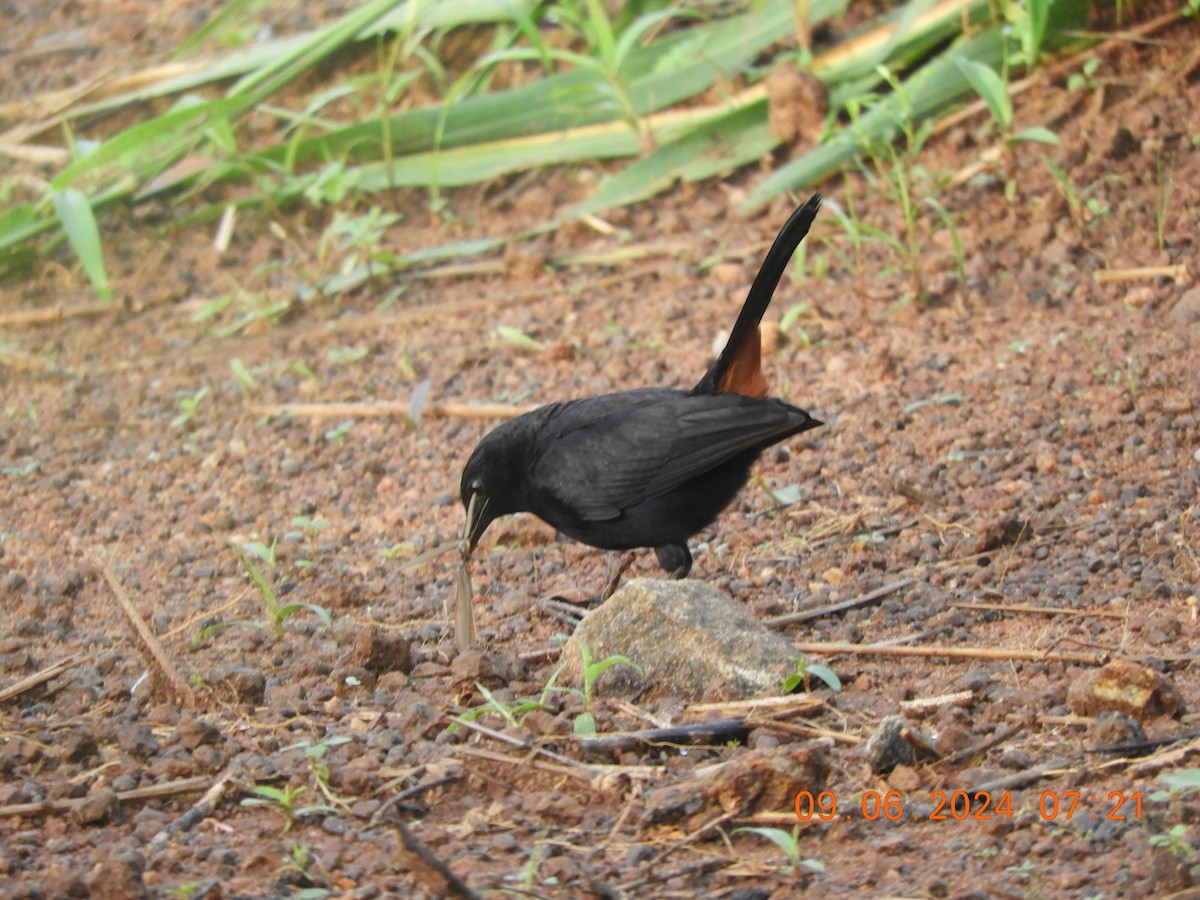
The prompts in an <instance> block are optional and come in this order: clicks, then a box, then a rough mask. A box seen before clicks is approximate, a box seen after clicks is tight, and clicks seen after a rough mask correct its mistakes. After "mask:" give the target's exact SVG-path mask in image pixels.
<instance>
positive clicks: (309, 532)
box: [289, 516, 329, 569]
mask: <svg viewBox="0 0 1200 900" xmlns="http://www.w3.org/2000/svg"><path fill="white" fill-rule="evenodd" d="M327 525H329V522H328V521H327V520H326V519H323V518H321V517H320V516H294V517H293V518H292V527H293V528H296V529H298V530H299V534H298V535H296V537H302V538H303V539H304V541H305V542H306V543H307V544H308V559H299V560H296V565H297V566H298V567H299V568H302V569H308V568H312V566H314V565H316V563H314V562H313V560H314V559H316V556H317V535H318V534H320V533H321V532H322V531H324V530H325V527H326V526H327ZM290 536H291V535H289V537H290Z"/></svg>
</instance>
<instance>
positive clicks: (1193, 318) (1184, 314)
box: [1170, 287, 1200, 325]
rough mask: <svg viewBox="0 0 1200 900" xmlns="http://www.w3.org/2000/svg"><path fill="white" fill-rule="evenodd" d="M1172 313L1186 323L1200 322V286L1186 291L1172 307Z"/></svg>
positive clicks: (1175, 317) (1178, 319)
mask: <svg viewBox="0 0 1200 900" xmlns="http://www.w3.org/2000/svg"><path fill="white" fill-rule="evenodd" d="M1170 315H1171V318H1172V319H1174V320H1175V321H1176V322H1180V323H1182V324H1184V325H1191V324H1192V323H1194V322H1200V287H1194V288H1191V289H1190V290H1187V291H1184V293H1183V296H1182V297H1180V298H1179V300H1178V301H1176V303H1175V305H1174V306H1173V307H1171V313H1170Z"/></svg>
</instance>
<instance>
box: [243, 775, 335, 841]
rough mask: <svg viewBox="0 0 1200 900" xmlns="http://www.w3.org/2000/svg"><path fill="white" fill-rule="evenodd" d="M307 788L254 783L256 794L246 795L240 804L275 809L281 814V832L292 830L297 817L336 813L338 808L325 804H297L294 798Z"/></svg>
mask: <svg viewBox="0 0 1200 900" xmlns="http://www.w3.org/2000/svg"><path fill="white" fill-rule="evenodd" d="M306 790H307V788H305V787H304V786H303V785H299V786H297V787H285V788H277V787H272V786H271V785H269V784H256V785H255V786H254V788H253V793H254V794H256V795H257V796H254V797H247V798H246V799H245V800H243V801H242V806H246V807H254V806H266V807H270V808H271V809H274V810H277V811H278V812H279V813H280V814H281V815H282V816H283V833H284V834H287V833H288V832H289V831H291V830H292V826H294V825H295V824H296V820H297V819H303V818H305V817H306V816H313V815H317V814H318V813H337V812H339V810H337V809H334V808H333V807H332V806H327V805H325V804H317V805H315V806H297V805H296V800H297V799H299V797H300V795H301V794H303V793H304V792H305V791H306Z"/></svg>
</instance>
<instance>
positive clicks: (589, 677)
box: [572, 641, 645, 734]
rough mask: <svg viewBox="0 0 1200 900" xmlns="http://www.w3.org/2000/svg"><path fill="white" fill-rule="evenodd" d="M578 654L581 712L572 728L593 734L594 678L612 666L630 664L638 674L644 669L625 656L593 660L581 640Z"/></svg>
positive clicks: (594, 719) (579, 731) (594, 722)
mask: <svg viewBox="0 0 1200 900" xmlns="http://www.w3.org/2000/svg"><path fill="white" fill-rule="evenodd" d="M579 655H580V657H581V659H582V660H583V712H581V713H580V714H579V715H578V716H576V717H575V724H574V726H573V729H572V730H573V731H574V732H575V733H576V734H595V733H596V716H595V713H593V712H592V692H593V688H594V686H595V684H596V679H597V678H599V677H600V676H601V675H603V674H604V673H605V672H607V671H608V670H609V669H611V668H612V667H613V666H631V667H632V668H633V669H635V670H636V671H637V673H638V675H643V674H645V671H644V670H643V669H642V667H641V666H639V665H638V664H637V663H635V662H634V661H633V660H631V659H629V657H627V656H620V655H615V656H610V657H608V658H607V659H601V660H597V661H595V662H593V661H592V652H591V650H589V649H588V645H587V644H585V643H584V642H583V641H580V642H579Z"/></svg>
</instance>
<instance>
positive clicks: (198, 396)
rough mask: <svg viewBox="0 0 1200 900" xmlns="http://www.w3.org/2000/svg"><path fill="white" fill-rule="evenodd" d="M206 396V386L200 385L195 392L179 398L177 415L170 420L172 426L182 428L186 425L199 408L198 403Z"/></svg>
mask: <svg viewBox="0 0 1200 900" xmlns="http://www.w3.org/2000/svg"><path fill="white" fill-rule="evenodd" d="M207 396H208V388H207V387H202V388H200V390H198V391H196V392H195V393H192V394H188V395H187V396H186V397H181V398H180V399H179V415H177V416H176V417H175V418H173V419H172V420H171V427H172V428H176V429H178V428H183V427H184V426H185V425H188V424H189V423H190V422H191V421H192V419H193V418H195V416H196V413H197V412H198V411H199V410H200V404H201V403H203V402H204V398H205V397H207Z"/></svg>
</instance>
